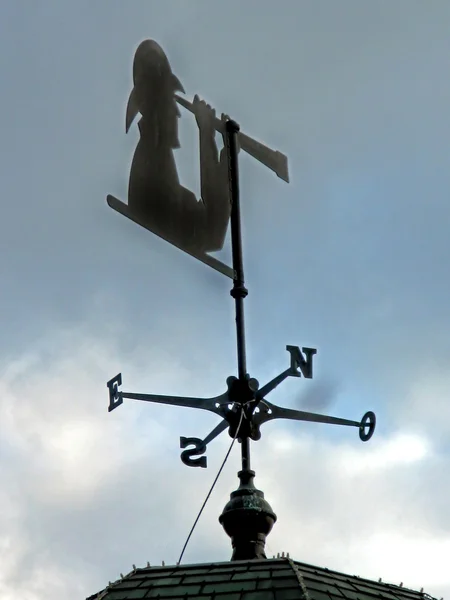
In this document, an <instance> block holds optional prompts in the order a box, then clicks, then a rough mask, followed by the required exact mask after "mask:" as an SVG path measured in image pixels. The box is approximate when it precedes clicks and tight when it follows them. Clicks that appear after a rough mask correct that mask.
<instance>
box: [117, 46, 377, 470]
mask: <svg viewBox="0 0 450 600" xmlns="http://www.w3.org/2000/svg"><path fill="white" fill-rule="evenodd" d="M133 81H134V88H133V91H132V93H131V95H130V99H129V102H128V106H127V114H126V130H127V131H128V129H129V127H130V126H131V124H132V122H133V120H134V119H135V117H136V116H137V114H138V113H139V114H140V115H141V119H140V121H139V130H140V136H141V137H140V141H139V143H138V146H137V148H136V151H135V155H134V158H133V163H132V167H131V173H130V184H129V193H128V204H125V203H123V202H121V201H120V200H118V199H117V198H115V197H113V196H108V204H109V206H111V207H112V208H113V209H114V210H116V211H117V212H119V213H121V214H122V215H124V216H126V217H128V218H129V219H131V220H133V221H134V222H136V223H137V224H139V225H140V226H142V227H144V228H146V229H148V230H150V231H151V232H152V233H154V234H156V235H158V236H159V237H161V238H163V239H164V240H166V241H168V242H169V243H171V244H172V245H175V246H177V247H178V248H180V249H181V250H183V251H184V252H186V253H188V254H190V255H191V256H193V257H194V258H196V259H198V260H200V261H201V262H203V263H204V264H206V265H208V266H210V267H212V268H214V269H216V270H217V271H219V272H220V273H222V274H223V275H225V276H227V277H230V278H231V279H232V280H233V287H232V289H231V292H230V293H231V296H232V297H233V299H234V302H235V311H236V340H237V373H238V375H237V377H235V376H231V377H229V378H228V379H227V382H226V384H227V389H226V391H225V392H224V393H223V394H221V395H220V396H216V397H213V398H193V397H184V396H163V395H155V394H138V393H132V392H125V391H122V390H121V386H122V375H121V374H120V373H119V374H118V375H116V376H115V377H114V378H113V379H111V380H110V381H108V383H107V387H108V390H109V408H108V410H109V411H112V410H114V409H116V408H117V407H118V406H120V405H121V404H122V403H123V401H124V400H140V401H143V402H153V403H157V404H168V405H172V406H182V407H188V408H195V409H202V410H207V411H209V412H212V413H215V414H217V415H218V416H220V417H221V419H222V420H221V421H220V423H219V424H218V425H217V426H216V427H215V428H214V429H213V430H212V431H211V432H210V433H209V434H208V435H207V436H206V437H205V438H203V439H201V438H195V437H181V438H180V448H181V449H182V452H181V460H182V461H183V463H184V464H186V465H187V466H190V467H203V468H205V467H206V466H207V459H206V456H205V452H206V448H207V445H208V444H209V443H210V442H211V441H212V440H214V439H215V438H216V437H217V436H218V435H220V434H221V433H222V432H224V431H225V430H226V429H228V432H229V435H230V436H231V437H232V438H233V439H234V438H237V439H238V441H239V442H240V444H241V455H242V472H250V446H249V440H253V441H257V440H259V439H260V437H261V431H260V430H261V426H262V425H263V424H264V423H266V422H268V421H271V420H274V419H289V420H294V421H308V422H313V423H327V424H333V425H345V426H350V427H357V428H358V430H359V437H360V439H361V440H362V441H364V442H365V441H368V440H369V439H370V438H371V437H372V435H373V432H374V430H375V424H376V418H375V414H374V413H373V412H371V411H369V412H366V413H365V415H364V416H363V417H362V419H361V420H360V421H352V420H348V419H341V418H338V417H332V416H328V415H322V414H316V413H313V412H305V411H300V410H293V409H288V408H283V407H280V406H277V405H275V404H272V403H271V402H269V401H268V400H267V396H268V395H269V394H270V393H271V392H272V391H273V390H274V389H275V388H276V387H278V386H279V385H280V384H281V383H282V382H283V381H284V380H285V379H287V378H288V377H304V378H305V379H312V378H313V358H314V356H315V355H316V353H317V351H316V349H314V348H308V347H302V348H300V347H298V346H291V345H288V346H286V350H287V351H288V353H289V355H290V364H289V367H288V368H287V369H285V370H284V371H283V372H281V373H280V374H279V375H277V376H276V377H274V378H273V379H272V380H271V381H269V382H267V383H266V384H265V385H263V386H262V387H260V386H259V382H258V381H257V380H256V379H254V378H252V377H250V375H249V374H248V372H247V364H246V345H245V323H244V299H245V297H246V296H247V294H248V291H247V288H246V287H245V279H244V267H243V256H242V238H241V214H240V197H239V163H238V154H239V151H240V150H242V151H245V152H247V153H248V154H250V155H251V156H253V157H254V158H256V159H257V160H258V161H259V162H261V163H262V164H264V165H265V166H266V167H268V168H269V169H271V170H273V171H274V172H275V173H276V174H277V175H278V176H279V177H280V178H281V179H283V180H284V181H286V182H288V181H289V176H288V168H287V158H286V156H284V155H283V154H281V153H280V152H278V151H275V150H272V149H270V148H268V147H267V146H265V145H264V144H262V143H260V142H257V141H256V140H254V139H252V138H250V137H249V136H247V135H245V134H243V133H241V132H240V128H239V125H238V124H237V123H236V122H235V121H233V120H231V119H230V118H229V117H227V116H226V115H222V116H221V118H220V119H219V118H217V117H216V113H215V111H214V110H213V109H212V108H211V107H210V106H209V105H207V104H206V103H205V102H204V101H202V100H200V99H199V98H198V96H195V97H194V100H193V102H189V101H187V100H186V99H185V98H183V97H182V96H179V94H176V93H175V92H183V93H184V89H183V86H182V84H181V82H180V81H179V79H178V78H177V77H176V76H175V75H174V74H173V72H172V70H171V67H170V65H169V62H168V60H167V57H166V55H165V54H164V52H163V50H162V48H161V47H160V46H159V45H158V44H157V43H156V42H154V41H151V40H147V41H145V42H142V44H141V45H140V46H139V47H138V49H137V51H136V54H135V57H134V64H133ZM179 106H181V107H183V108H184V109H186V110H187V111H188V112H190V113H192V114H194V116H195V118H196V121H197V125H198V128H199V139H200V171H201V193H202V198H201V200H202V202H198V200H197V199H196V198H195V195H194V194H193V193H192V192H191V191H190V190H187V189H186V188H184V187H182V186H181V185H180V183H179V182H178V176H177V173H176V167H175V166H174V165H175V162H174V160H173V151H174V149H176V148H177V147H178V146H179V143H178V133H177V120H178V118H179V116H180V111H179V109H178V107H179ZM216 132H219V133H220V134H221V135H222V138H223V143H224V144H223V149H222V150H221V152H220V153H219V151H218V149H217V147H216V144H215V134H216ZM228 223H230V226H231V244H232V266H229V265H226V264H224V263H222V262H220V261H218V260H217V259H216V258H214V257H213V256H211V255H210V252H215V251H217V250H220V249H221V248H222V246H223V243H224V238H225V234H226V231H227V227H228Z"/></svg>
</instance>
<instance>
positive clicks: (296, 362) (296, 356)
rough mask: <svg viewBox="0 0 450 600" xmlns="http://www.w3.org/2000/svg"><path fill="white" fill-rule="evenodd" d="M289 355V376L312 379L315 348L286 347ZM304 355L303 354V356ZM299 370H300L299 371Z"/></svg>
mask: <svg viewBox="0 0 450 600" xmlns="http://www.w3.org/2000/svg"><path fill="white" fill-rule="evenodd" d="M286 350H287V351H288V352H289V353H290V355H291V375H292V376H293V377H301V376H302V375H303V377H306V379H312V377H313V356H314V354H317V350H316V349H315V348H302V349H301V350H300V348H299V347H298V346H286ZM303 353H304V354H303ZM299 369H300V370H299Z"/></svg>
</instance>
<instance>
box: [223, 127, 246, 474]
mask: <svg viewBox="0 0 450 600" xmlns="http://www.w3.org/2000/svg"><path fill="white" fill-rule="evenodd" d="M225 131H226V144H227V154H228V178H229V183H230V201H231V219H230V220H231V247H232V255H233V269H234V281H233V289H232V290H231V292H230V294H231V296H232V297H233V298H234V301H235V306H236V339H237V360H238V378H239V380H240V381H242V382H243V381H245V380H246V378H247V359H246V353H245V322H244V298H245V297H246V296H247V294H248V290H247V288H246V287H245V281H244V264H243V259H242V236H241V211H240V202H239V164H238V140H237V135H238V133H239V125H238V124H237V123H236V122H235V121H232V120H228V121H227V122H226V128H225ZM241 453H242V469H243V470H248V469H250V447H249V439H248V437H247V436H245V437H243V438H241Z"/></svg>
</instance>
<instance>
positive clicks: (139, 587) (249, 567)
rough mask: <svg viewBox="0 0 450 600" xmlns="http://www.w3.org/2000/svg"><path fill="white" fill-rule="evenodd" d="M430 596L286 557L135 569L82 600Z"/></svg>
mask: <svg viewBox="0 0 450 600" xmlns="http://www.w3.org/2000/svg"><path fill="white" fill-rule="evenodd" d="M135 598H160V599H161V600H165V599H167V600H206V599H208V598H214V599H215V600H296V599H300V598H301V599H302V600H375V599H377V600H433V599H432V597H431V596H429V595H428V594H425V593H424V592H423V591H420V592H417V591H414V590H410V589H407V588H404V587H402V585H393V584H389V583H384V582H381V580H380V581H378V582H376V581H371V580H368V579H363V578H361V577H357V576H355V575H345V574H342V573H338V572H336V571H330V570H329V569H325V568H322V567H314V566H311V565H307V564H304V563H300V562H297V561H294V560H291V559H290V558H274V559H259V560H250V561H232V562H223V563H205V564H195V565H179V566H163V567H147V568H143V569H134V570H133V571H132V572H131V573H129V574H128V575H126V576H124V577H123V578H121V579H120V580H118V581H116V582H115V583H110V584H109V586H108V587H107V588H106V589H105V590H102V591H101V592H99V593H97V594H94V595H93V596H90V598H88V599H87V600H131V599H135Z"/></svg>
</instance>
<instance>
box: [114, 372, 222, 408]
mask: <svg viewBox="0 0 450 600" xmlns="http://www.w3.org/2000/svg"><path fill="white" fill-rule="evenodd" d="M106 385H107V387H108V389H109V407H108V410H109V412H111V411H112V410H114V409H115V408H117V407H118V406H120V404H122V402H123V399H124V398H125V399H129V400H143V401H144V402H156V403H157V404H170V405H172V406H186V407H188V408H201V409H203V410H209V411H210V412H213V413H215V414H217V415H220V416H224V414H225V413H224V408H223V406H222V404H224V403H225V402H226V401H227V400H228V392H226V393H225V394H222V395H220V396H217V397H215V398H187V397H183V396H160V395H157V394H133V393H130V392H120V391H119V386H120V385H122V374H121V373H119V374H118V375H116V377H114V378H113V379H111V380H110V381H108V383H107V384H106ZM216 405H217V406H216Z"/></svg>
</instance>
